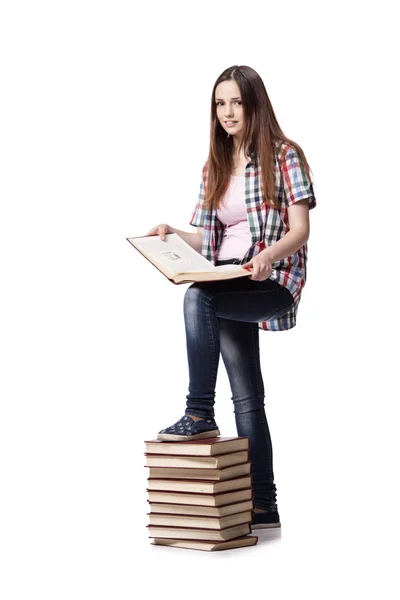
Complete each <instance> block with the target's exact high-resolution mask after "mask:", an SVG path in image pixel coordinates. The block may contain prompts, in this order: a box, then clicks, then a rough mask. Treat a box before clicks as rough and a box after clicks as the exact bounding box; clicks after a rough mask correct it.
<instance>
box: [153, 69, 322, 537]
mask: <svg viewBox="0 0 400 600" xmlns="http://www.w3.org/2000/svg"><path fill="white" fill-rule="evenodd" d="M315 206H316V200H315V196H314V191H313V184H312V181H311V177H310V167H309V165H308V163H307V160H306V158H305V155H304V153H303V151H302V149H301V148H300V146H299V145H298V144H296V143H295V142H293V141H291V140H290V139H288V138H287V137H286V136H285V135H284V134H283V132H282V130H281V128H280V127H279V125H278V122H277V119H276V117H275V113H274V110H273V108H272V105H271V102H270V100H269V97H268V94H267V92H266V89H265V87H264V84H263V81H262V79H261V78H260V76H259V75H258V74H257V73H256V71H254V70H253V69H251V68H250V67H247V66H237V65H235V66H233V67H230V68H229V69H226V70H225V71H224V72H223V73H222V74H221V75H220V76H219V77H218V79H217V81H216V82H215V85H214V88H213V91H212V97H211V131H210V149H209V155H208V159H207V161H206V163H205V164H204V166H203V169H202V177H201V183H200V193H199V198H198V203H197V204H196V206H195V209H194V212H193V215H192V218H191V221H190V224H191V225H193V226H195V227H197V233H187V232H184V231H180V230H178V229H174V228H173V227H170V226H169V225H167V224H165V223H163V224H161V225H158V226H156V227H154V228H153V229H152V230H151V231H149V232H148V233H147V234H146V235H159V236H160V237H161V239H162V240H165V235H166V234H167V233H177V234H179V235H180V236H181V237H182V238H183V239H184V240H185V241H186V242H188V243H189V244H190V245H191V246H192V247H193V248H194V249H196V250H197V251H198V252H200V253H201V254H202V255H203V256H204V257H205V258H207V259H208V260H209V261H210V262H211V263H212V264H213V265H215V266H218V265H222V264H234V263H236V264H241V265H242V267H246V268H250V269H251V275H249V277H241V278H238V279H232V280H229V281H213V282H201V283H193V284H192V285H191V286H190V287H188V289H187V290H186V293H185V297H184V318H185V327H186V342H187V355H188V363H189V394H188V395H187V396H186V400H187V402H186V410H185V415H184V416H183V417H182V418H181V419H180V420H179V421H177V422H176V423H175V424H174V425H171V426H170V427H167V428H166V429H163V430H162V431H160V433H159V434H158V439H160V440H177V441H186V440H193V439H200V438H205V437H214V436H216V435H219V429H218V426H217V424H216V422H215V419H214V396H215V385H216V378H217V371H218V364H219V355H220V354H221V356H222V359H223V361H224V364H225V368H226V370H227V374H228V378H229V382H230V386H231V391H232V400H233V406H234V413H235V420H236V427H237V433H238V435H239V436H247V437H249V438H250V460H251V461H252V490H253V498H254V506H255V511H254V517H253V523H252V527H253V528H257V527H279V526H280V521H279V513H278V507H277V504H276V486H275V483H274V473H273V462H272V444H271V437H270V432H269V428H268V422H267V418H266V415H265V409H264V384H263V378H262V374H261V367H260V356H259V329H262V330H264V331H282V330H287V329H291V328H292V327H294V326H295V325H296V315H297V309H298V304H299V301H300V297H301V291H302V289H303V287H304V285H305V282H306V264H307V240H308V237H309V210H310V209H312V208H314V207H315ZM272 364H274V374H276V372H277V370H278V371H279V370H280V371H281V376H284V371H283V369H284V364H283V365H282V364H280V361H279V357H276V359H275V360H274V362H273V363H272V361H269V365H272Z"/></svg>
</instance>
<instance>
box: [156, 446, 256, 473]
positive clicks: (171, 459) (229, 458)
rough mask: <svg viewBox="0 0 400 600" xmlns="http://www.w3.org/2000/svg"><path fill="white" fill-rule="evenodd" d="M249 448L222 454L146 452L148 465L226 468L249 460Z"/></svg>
mask: <svg viewBox="0 0 400 600" xmlns="http://www.w3.org/2000/svg"><path fill="white" fill-rule="evenodd" d="M248 458H249V452H248V450H243V451H242V452H229V453H228V454H221V455H220V456H174V455H171V456H168V455H166V454H145V466H146V467H186V468H188V469H193V468H202V469H224V468H225V467H231V466H232V465H238V464H240V463H244V462H247V461H248Z"/></svg>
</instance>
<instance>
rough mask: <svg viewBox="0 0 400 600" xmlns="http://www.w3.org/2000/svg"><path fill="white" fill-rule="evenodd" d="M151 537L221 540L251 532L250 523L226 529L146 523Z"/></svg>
mask: <svg viewBox="0 0 400 600" xmlns="http://www.w3.org/2000/svg"><path fill="white" fill-rule="evenodd" d="M147 528H148V532H149V537H151V538H173V539H178V540H210V541H212V542H215V541H223V540H231V539H232V538H236V537H240V536H242V535H247V534H248V533H251V529H250V523H242V524H241V525H235V527H227V528H226V529H199V528H195V527H163V526H162V525H147Z"/></svg>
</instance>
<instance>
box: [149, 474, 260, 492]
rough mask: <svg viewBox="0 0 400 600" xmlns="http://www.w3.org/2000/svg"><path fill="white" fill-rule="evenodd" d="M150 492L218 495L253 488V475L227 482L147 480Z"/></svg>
mask: <svg viewBox="0 0 400 600" xmlns="http://www.w3.org/2000/svg"><path fill="white" fill-rule="evenodd" d="M147 487H148V489H149V490H164V491H167V490H168V491H171V492H174V491H178V492H196V493H198V494H218V493H219V492H229V491H233V490H240V489H243V488H247V487H251V475H247V476H246V477H236V478H235V479H228V480H226V481H206V480H200V479H199V480H194V479H147Z"/></svg>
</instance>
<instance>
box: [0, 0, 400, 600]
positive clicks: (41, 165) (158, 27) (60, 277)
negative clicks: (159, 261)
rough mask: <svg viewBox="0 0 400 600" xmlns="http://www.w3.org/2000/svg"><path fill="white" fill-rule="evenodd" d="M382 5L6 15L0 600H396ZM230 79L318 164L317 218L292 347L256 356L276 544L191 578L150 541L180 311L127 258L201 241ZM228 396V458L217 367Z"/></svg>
mask: <svg viewBox="0 0 400 600" xmlns="http://www.w3.org/2000/svg"><path fill="white" fill-rule="evenodd" d="M394 5H395V3H394V2H384V1H383V2H379V3H376V4H374V3H369V2H350V3H349V2H346V3H340V2H339V3H331V4H327V3H313V2H301V3H299V2H293V3H291V2H285V3H277V2H265V1H263V2H257V1H255V2H252V3H245V2H229V3H216V4H211V3H204V2H203V3H196V4H190V3H178V2H169V3H161V2H153V3H150V4H146V5H145V4H144V3H134V2H121V1H117V0H114V1H113V2H105V1H103V2H101V1H98V2H90V1H85V0H80V1H79V2H78V1H74V0H70V1H69V2H61V1H60V2H44V1H37V2H18V1H16V0H14V1H13V2H3V3H2V5H1V14H0V56H1V73H0V80H1V87H2V91H1V97H0V102H1V110H0V117H1V136H0V138H1V139H0V144H1V162H0V169H1V236H0V244H1V287H2V291H1V304H2V306H1V320H2V323H1V346H2V359H1V367H2V376H1V403H2V404H1V424H0V426H1V432H0V433H1V436H0V442H1V474H0V477H1V480H0V481H1V487H2V492H1V497H0V502H1V512H0V518H1V531H0V540H1V542H0V543H1V551H2V556H1V566H2V571H3V574H2V578H1V584H0V586H1V592H2V594H1V595H2V598H3V599H4V600H11V599H14V598H15V599H16V598H18V599H30V598H41V599H42V600H45V599H47V598H49V599H50V598H51V599H54V598H57V599H60V600H61V599H64V598H65V599H70V598H74V599H85V600H86V599H88V598H96V600H100V599H114V598H118V599H119V600H124V599H128V598H132V597H133V596H134V595H136V597H138V593H139V592H138V588H139V587H142V586H144V590H143V591H142V592H141V594H146V596H147V597H150V598H155V597H164V598H175V597H177V596H179V597H182V596H183V595H185V596H190V597H192V598H202V597H203V596H204V594H207V595H209V594H213V595H214V594H219V595H221V594H224V597H225V595H226V597H232V598H239V597H240V598H242V597H244V595H246V597H251V596H252V595H254V596H255V594H257V595H264V596H266V595H268V597H270V598H274V600H276V599H279V598H293V597H301V598H303V597H304V598H308V599H314V598H315V599H320V598H324V599H330V598H335V599H336V598H338V597H340V598H355V597H358V598H359V597H363V598H366V597H371V598H377V597H379V596H380V597H382V598H385V599H391V598H398V594H399V590H398V588H397V590H396V585H397V581H395V577H394V566H395V556H396V553H397V551H398V535H399V517H398V514H399V510H398V503H399V494H398V491H397V487H398V481H397V478H398V466H397V459H398V453H399V447H398V427H399V425H398V423H399V421H398V419H397V418H396V411H397V407H398V402H399V391H398V384H397V374H398V366H397V365H398V336H399V327H398V296H399V294H398V292H399V286H398V260H397V256H398V242H397V239H398V237H397V232H398V217H399V211H398V201H399V193H398V181H397V180H398V165H399V161H398V149H397V148H398V137H399V127H398V125H399V121H398V106H399V101H400V99H399V95H398V93H397V91H396V80H397V79H398V77H397V75H396V72H397V67H398V58H396V55H397V57H398V52H399V48H398V44H397V42H396V40H397V39H398V31H397V27H396V25H395V19H394ZM234 64H244V65H249V66H251V67H253V68H254V69H255V70H256V71H257V72H258V73H259V74H260V76H261V77H262V79H263V81H264V83H265V86H266V89H267V91H268V94H269V96H270V99H271V102H272V105H273V107H274V110H275V112H276V116H277V118H278V121H279V123H280V126H281V128H282V129H283V131H284V132H285V134H286V135H287V136H288V137H289V138H291V139H293V140H295V141H296V142H298V143H299V144H300V145H301V147H302V148H303V150H304V151H305V153H306V156H307V158H308V161H309V163H310V165H311V168H312V172H313V176H314V190H315V194H316V198H317V207H316V208H315V209H314V210H313V211H312V212H311V213H310V221H311V234H310V239H309V242H308V247H309V262H308V280H307V284H306V287H305V288H304V291H303V295H302V300H301V303H300V307H299V313H298V322H297V326H296V327H295V328H294V329H292V330H290V331H286V332H281V333H277V332H263V331H260V343H261V354H262V367H263V374H264V383H265V387H266V399H265V402H266V411H267V416H268V420H269V424H270V429H271V435H272V441H273V448H274V468H275V481H276V485H277V490H278V506H279V510H280V515H281V521H282V529H281V531H278V532H272V533H271V532H267V531H261V532H258V533H259V543H258V545H257V546H255V547H254V548H248V549H243V550H234V551H229V552H221V553H202V552H195V551H189V550H181V549H166V548H162V547H152V546H151V545H150V540H149V539H148V538H147V532H146V524H147V516H146V513H147V510H148V506H147V501H146V498H147V496H146V492H145V488H146V477H147V473H146V469H144V467H143V465H144V457H143V452H144V440H146V439H151V438H154V437H155V435H156V433H157V432H158V431H159V430H160V429H161V428H163V427H166V426H168V425H170V424H171V423H173V422H174V421H176V420H177V419H178V418H179V417H180V416H181V415H182V414H183V409H184V406H185V396H186V394H187V393H188V389H187V388H188V372H187V362H186V347H185V330H184V322H183V296H184V293H185V291H186V289H187V287H188V286H187V285H181V286H175V285H172V284H171V283H170V282H169V281H168V280H167V279H166V278H165V277H163V276H162V275H161V274H160V273H159V272H158V271H157V270H156V269H154V268H153V267H151V265H150V264H149V263H148V262H147V261H146V260H144V259H143V258H142V257H140V255H139V253H137V252H136V251H135V250H134V249H133V248H132V247H131V246H130V245H129V244H128V242H127V241H126V239H125V238H126V237H129V236H139V235H144V234H145V233H146V232H147V231H148V230H149V229H150V228H152V227H153V226H155V225H157V224H159V223H163V222H166V223H168V224H170V225H172V226H174V227H177V228H179V229H183V230H185V231H191V232H194V231H196V230H195V228H194V227H191V226H190V225H189V220H190V218H191V215H192V211H193V209H194V206H195V203H196V201H197V194H198V190H199V183H200V174H201V168H202V165H203V164H204V161H205V160H206V158H207V154H208V143H209V138H208V135H209V110H210V99H211V91H212V87H213V85H214V82H215V80H216V79H217V77H218V76H219V75H220V73H221V72H222V71H223V70H225V69H226V68H227V67H229V66H231V65H234ZM216 394H217V395H216V402H217V404H216V416H217V422H218V424H219V427H220V429H221V431H222V433H223V435H236V430H235V425H234V415H233V407H232V401H231V392H230V388H229V384H228V379H227V375H226V372H225V370H224V366H223V362H222V360H221V361H220V369H219V375H218V382H217V388H216ZM392 544H393V546H392ZM220 597H221V596H220Z"/></svg>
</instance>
